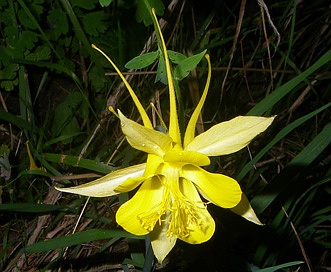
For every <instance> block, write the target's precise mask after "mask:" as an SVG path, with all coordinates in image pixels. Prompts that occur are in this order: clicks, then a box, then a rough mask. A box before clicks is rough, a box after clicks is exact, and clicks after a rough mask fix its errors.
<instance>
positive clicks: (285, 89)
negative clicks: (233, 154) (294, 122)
mask: <svg viewBox="0 0 331 272" xmlns="http://www.w3.org/2000/svg"><path fill="white" fill-rule="evenodd" d="M329 61H331V50H329V51H327V52H326V53H325V54H324V55H323V56H322V57H320V59H319V60H318V61H316V62H315V63H314V64H313V65H312V66H310V67H309V68H308V69H307V70H306V71H304V72H302V73H301V74H300V75H298V76H296V77H295V78H293V79H291V80H290V81H288V82H287V83H285V84H284V85H282V86H280V87H278V88H277V89H276V90H275V91H274V92H273V93H271V94H270V95H268V96H267V97H265V98H264V99H263V100H262V101H260V102H259V103H258V104H256V105H255V107H254V108H252V109H251V110H250V111H249V112H248V113H247V115H258V116H260V115H263V114H264V113H265V112H266V111H268V110H269V109H271V108H272V107H273V106H274V105H275V104H276V103H277V102H279V101H280V100H281V99H282V98H283V97H284V96H285V95H287V94H288V93H290V92H291V91H292V90H293V89H294V88H295V87H296V86H297V85H298V84H299V83H300V82H302V81H304V80H305V79H306V78H307V77H308V76H309V75H310V74H312V73H313V72H315V71H316V70H317V69H318V68H320V67H321V66H323V65H324V64H326V63H328V62H329Z"/></svg>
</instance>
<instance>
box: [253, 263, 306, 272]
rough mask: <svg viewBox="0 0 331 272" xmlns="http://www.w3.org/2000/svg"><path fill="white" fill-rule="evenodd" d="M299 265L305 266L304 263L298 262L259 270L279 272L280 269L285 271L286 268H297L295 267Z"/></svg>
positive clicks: (261, 271)
mask: <svg viewBox="0 0 331 272" xmlns="http://www.w3.org/2000/svg"><path fill="white" fill-rule="evenodd" d="M299 264H303V262H302V261H296V262H289V263H284V264H280V265H276V266H273V267H267V268H263V269H260V270H258V272H274V271H279V270H280V269H283V268H286V267H291V266H295V265H299Z"/></svg>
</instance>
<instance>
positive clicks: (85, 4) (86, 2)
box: [70, 0, 97, 10]
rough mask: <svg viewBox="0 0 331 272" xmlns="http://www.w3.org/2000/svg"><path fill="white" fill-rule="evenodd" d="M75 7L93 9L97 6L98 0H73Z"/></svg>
mask: <svg viewBox="0 0 331 272" xmlns="http://www.w3.org/2000/svg"><path fill="white" fill-rule="evenodd" d="M70 2H71V4H72V6H73V7H79V8H83V9H87V10H92V9H94V8H95V4H96V3H97V1H96V0H71V1H70Z"/></svg>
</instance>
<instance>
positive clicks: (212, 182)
mask: <svg viewBox="0 0 331 272" xmlns="http://www.w3.org/2000/svg"><path fill="white" fill-rule="evenodd" d="M180 176H181V177H183V178H185V179H188V180H190V181H192V182H193V183H194V184H195V185H196V186H197V187H198V188H199V189H200V190H201V192H202V195H203V196H204V197H205V198H206V199H207V200H209V201H212V202H213V203H214V204H216V205H218V206H220V207H222V208H233V207H234V206H236V205H237V204H238V203H239V201H240V199H241V195H242V192H241V189H240V186H239V184H238V182H237V181H236V180H234V179H233V178H230V177H228V176H225V175H221V174H214V173H209V172H207V171H205V170H203V169H202V168H200V167H196V166H193V165H185V166H183V168H182V173H181V174H180Z"/></svg>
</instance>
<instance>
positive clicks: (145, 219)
mask: <svg viewBox="0 0 331 272" xmlns="http://www.w3.org/2000/svg"><path fill="white" fill-rule="evenodd" d="M163 191H164V187H163V186H162V185H161V182H160V180H159V178H158V177H153V178H150V179H147V180H145V181H144V182H143V183H142V185H141V186H140V188H139V189H138V191H137V193H136V194H135V195H134V196H133V197H132V198H131V199H129V200H128V201H127V202H125V203H124V204H123V205H121V206H120V208H119V209H118V211H117V213H116V222H117V223H118V224H119V225H121V226H122V227H123V228H124V229H125V230H126V231H128V232H130V233H133V234H135V235H145V234H148V233H149V232H151V231H152V230H153V228H154V226H155V224H156V222H158V221H159V220H160V217H161V215H162V211H161V210H162V201H163V194H164V193H163Z"/></svg>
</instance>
